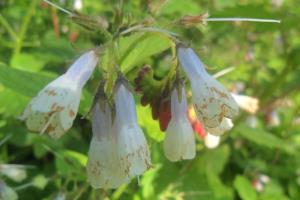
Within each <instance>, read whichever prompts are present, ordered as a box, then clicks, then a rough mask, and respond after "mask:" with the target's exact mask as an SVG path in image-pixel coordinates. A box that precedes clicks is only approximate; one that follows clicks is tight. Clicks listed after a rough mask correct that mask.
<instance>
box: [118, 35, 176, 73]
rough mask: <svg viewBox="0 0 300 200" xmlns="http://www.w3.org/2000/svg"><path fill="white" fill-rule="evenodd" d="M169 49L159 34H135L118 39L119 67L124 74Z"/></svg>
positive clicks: (165, 39) (164, 38) (166, 40)
mask: <svg viewBox="0 0 300 200" xmlns="http://www.w3.org/2000/svg"><path fill="white" fill-rule="evenodd" d="M169 47H171V43H170V40H169V39H167V38H166V37H164V36H162V34H160V33H154V32H153V33H143V34H141V33H137V34H133V35H131V36H128V37H123V38H121V39H120V50H119V51H120V65H121V69H122V71H123V72H124V73H127V72H129V71H130V70H131V69H132V68H133V67H134V66H136V65H138V64H141V63H142V62H144V60H145V59H146V58H148V57H150V56H152V55H154V54H157V53H159V52H162V51H164V50H166V49H167V48H169Z"/></svg>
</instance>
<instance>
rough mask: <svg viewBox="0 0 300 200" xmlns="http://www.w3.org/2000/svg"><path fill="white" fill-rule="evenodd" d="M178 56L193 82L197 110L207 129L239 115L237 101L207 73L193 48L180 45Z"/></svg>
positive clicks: (194, 101)
mask: <svg viewBox="0 0 300 200" xmlns="http://www.w3.org/2000/svg"><path fill="white" fill-rule="evenodd" d="M177 56H178V59H179V61H180V63H181V66H182V68H183V70H184V71H185V73H186V74H187V76H188V78H189V80H190V82H191V88H192V93H193V103H194V106H195V110H196V113H197V116H198V118H199V119H200V121H201V122H202V123H203V124H204V126H205V128H207V127H209V128H215V127H218V126H219V125H220V124H221V123H222V121H223V119H224V118H225V117H226V118H230V119H232V118H233V116H234V115H236V114H237V113H238V106H237V104H236V102H235V100H234V99H233V97H232V96H231V94H230V93H229V92H228V91H227V90H226V89H225V88H224V87H223V86H222V85H221V84H220V83H219V82H218V81H217V80H215V79H214V78H213V77H212V76H211V75H209V74H208V73H207V72H206V70H205V68H204V65H203V63H202V62H201V60H200V59H199V57H198V56H197V55H196V53H195V52H194V51H193V50H192V49H191V48H187V47H184V46H182V45H178V47H177Z"/></svg>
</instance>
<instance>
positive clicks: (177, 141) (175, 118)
mask: <svg viewBox="0 0 300 200" xmlns="http://www.w3.org/2000/svg"><path fill="white" fill-rule="evenodd" d="M180 95H181V96H180ZM163 145H164V152H165V156H166V157H167V158H168V159H169V160H170V161H173V162H175V161H179V160H183V159H193V158H194V157H195V155H196V144H195V138H194V132H193V128H192V126H191V124H190V122H189V120H188V116H187V101H186V94H185V90H184V87H182V88H181V94H178V91H177V89H176V88H175V89H174V90H173V91H172V94H171V120H170V122H169V124H168V127H167V130H166V137H165V140H164V144H163Z"/></svg>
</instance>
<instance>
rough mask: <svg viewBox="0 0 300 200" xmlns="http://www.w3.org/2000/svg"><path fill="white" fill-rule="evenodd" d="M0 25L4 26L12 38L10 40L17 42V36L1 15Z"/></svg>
mask: <svg viewBox="0 0 300 200" xmlns="http://www.w3.org/2000/svg"><path fill="white" fill-rule="evenodd" d="M0 24H2V25H3V26H4V28H5V29H6V30H7V32H8V33H9V35H10V36H11V37H12V39H14V40H17V38H18V35H17V34H16V32H15V31H14V30H13V28H12V27H11V26H10V24H9V23H8V22H7V21H6V19H5V18H4V17H3V16H2V15H1V13H0Z"/></svg>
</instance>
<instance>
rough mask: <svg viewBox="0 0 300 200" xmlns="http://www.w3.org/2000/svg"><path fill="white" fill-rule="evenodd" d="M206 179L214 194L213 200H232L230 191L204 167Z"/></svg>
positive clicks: (216, 176) (214, 174)
mask: <svg viewBox="0 0 300 200" xmlns="http://www.w3.org/2000/svg"><path fill="white" fill-rule="evenodd" d="M205 172H206V177H207V181H208V185H209V187H210V189H211V190H212V192H213V194H214V197H215V198H214V199H218V200H219V199H220V200H221V199H222V200H231V199H233V193H232V190H231V189H230V188H229V187H227V186H226V185H224V183H222V181H221V179H220V178H219V177H218V175H217V174H216V173H214V172H213V171H212V170H210V168H209V167H206V171H205Z"/></svg>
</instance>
